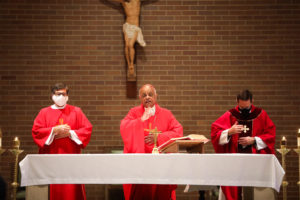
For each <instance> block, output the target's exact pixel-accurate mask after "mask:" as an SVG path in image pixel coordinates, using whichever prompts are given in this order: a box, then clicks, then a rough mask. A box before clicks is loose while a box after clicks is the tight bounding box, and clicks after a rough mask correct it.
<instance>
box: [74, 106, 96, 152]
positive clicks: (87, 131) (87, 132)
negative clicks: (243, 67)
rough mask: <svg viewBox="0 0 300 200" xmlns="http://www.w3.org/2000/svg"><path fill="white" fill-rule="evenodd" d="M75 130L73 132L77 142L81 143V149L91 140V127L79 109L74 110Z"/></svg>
mask: <svg viewBox="0 0 300 200" xmlns="http://www.w3.org/2000/svg"><path fill="white" fill-rule="evenodd" d="M76 115H77V116H76V117H77V129H76V130H74V131H75V133H76V134H77V136H78V138H79V140H80V141H81V142H82V147H83V148H84V147H86V145H87V144H88V143H89V141H90V139H91V134H92V129H93V126H92V124H91V123H90V121H89V120H88V119H87V118H86V116H85V115H84V113H83V112H82V110H81V109H80V108H76Z"/></svg>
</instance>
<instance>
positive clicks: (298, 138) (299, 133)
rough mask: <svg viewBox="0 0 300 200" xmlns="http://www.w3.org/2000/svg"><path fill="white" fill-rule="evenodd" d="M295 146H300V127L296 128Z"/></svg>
mask: <svg viewBox="0 0 300 200" xmlns="http://www.w3.org/2000/svg"><path fill="white" fill-rule="evenodd" d="M297 146H298V149H299V148H300V128H299V129H298V137H297Z"/></svg>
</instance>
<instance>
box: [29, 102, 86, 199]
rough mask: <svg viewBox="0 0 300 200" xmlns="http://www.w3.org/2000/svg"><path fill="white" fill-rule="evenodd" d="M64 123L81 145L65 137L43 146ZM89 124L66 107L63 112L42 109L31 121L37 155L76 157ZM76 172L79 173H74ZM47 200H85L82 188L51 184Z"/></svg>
mask: <svg viewBox="0 0 300 200" xmlns="http://www.w3.org/2000/svg"><path fill="white" fill-rule="evenodd" d="M62 123H63V124H68V125H69V126H70V127H71V130H73V131H75V133H76V134H77V136H78V139H79V140H80V141H81V142H82V144H81V145H78V144H77V143H75V142H74V141H73V140H71V139H70V138H69V137H67V138H61V139H54V140H53V142H52V143H51V144H50V145H45V142H46V140H47V139H48V137H49V136H50V133H51V130H52V128H53V127H54V126H57V125H60V124H62ZM91 132H92V125H91V123H90V122H89V120H88V119H87V118H86V116H85V115H84V114H83V112H82V111H81V109H80V108H78V107H75V106H71V105H66V107H65V108H64V109H52V108H51V107H47V108H43V109H42V110H41V111H40V112H39V114H38V116H37V117H36V118H35V120H34V124H33V127H32V137H33V140H34V142H35V143H36V144H37V145H38V147H39V153H40V154H77V153H78V154H79V153H80V151H81V148H84V147H85V146H86V145H87V144H88V142H89V140H90V137H91ZM78 173H80V172H78ZM49 194H50V200H82V199H86V196H85V189H84V185H79V184H77V185H75V184H63V185H60V184H55V185H50V192H49Z"/></svg>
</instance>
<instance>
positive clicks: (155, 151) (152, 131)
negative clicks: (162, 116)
mask: <svg viewBox="0 0 300 200" xmlns="http://www.w3.org/2000/svg"><path fill="white" fill-rule="evenodd" d="M151 126H152V124H151V123H149V129H144V131H146V132H149V134H153V135H154V148H153V150H152V153H153V154H159V151H158V148H157V145H156V142H157V137H158V134H159V133H161V131H159V130H157V127H155V129H151Z"/></svg>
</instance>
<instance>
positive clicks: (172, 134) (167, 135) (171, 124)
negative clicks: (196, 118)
mask: <svg viewBox="0 0 300 200" xmlns="http://www.w3.org/2000/svg"><path fill="white" fill-rule="evenodd" d="M166 118H167V119H168V122H167V123H168V130H167V131H164V132H162V133H161V134H159V135H158V138H157V143H158V146H159V145H162V144H163V143H165V142H167V141H169V140H170V139H171V138H176V137H182V136H183V128H182V126H181V124H180V123H179V122H178V121H177V120H176V118H175V117H174V115H173V114H172V113H171V111H167V113H166Z"/></svg>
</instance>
